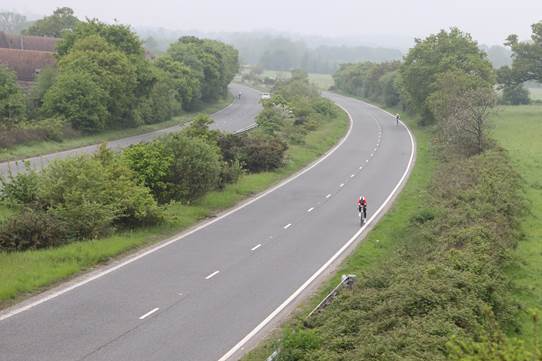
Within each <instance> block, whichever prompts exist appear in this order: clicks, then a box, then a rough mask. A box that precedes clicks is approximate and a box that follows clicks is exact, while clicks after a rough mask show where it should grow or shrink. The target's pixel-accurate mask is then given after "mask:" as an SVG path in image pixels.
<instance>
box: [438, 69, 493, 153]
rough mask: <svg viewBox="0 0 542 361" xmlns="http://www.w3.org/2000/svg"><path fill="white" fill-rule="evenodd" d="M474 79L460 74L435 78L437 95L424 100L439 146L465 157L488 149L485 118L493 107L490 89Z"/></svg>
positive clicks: (471, 76)
mask: <svg viewBox="0 0 542 361" xmlns="http://www.w3.org/2000/svg"><path fill="white" fill-rule="evenodd" d="M480 84H484V82H483V81H481V80H480V79H479V78H478V77H477V76H475V75H471V74H466V73H463V72H461V71H460V70H453V71H448V72H446V73H443V74H440V75H438V76H437V80H436V84H435V87H436V89H437V90H436V91H434V92H433V93H432V94H431V95H430V96H429V97H428V100H427V106H428V107H429V110H430V111H431V113H432V114H433V115H434V116H435V118H436V119H437V120H438V125H439V126H438V134H439V138H440V141H441V144H443V145H445V146H447V147H449V150H451V151H452V152H453V153H456V154H457V153H459V154H463V155H466V156H470V155H473V154H479V153H481V152H483V151H484V150H485V149H486V148H487V147H488V146H489V145H490V142H489V140H488V136H487V133H488V122H487V120H488V117H489V114H490V113H491V111H492V108H493V107H494V106H495V104H496V96H495V92H494V90H493V89H492V88H488V87H486V86H480Z"/></svg>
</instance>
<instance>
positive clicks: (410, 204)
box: [242, 109, 435, 361]
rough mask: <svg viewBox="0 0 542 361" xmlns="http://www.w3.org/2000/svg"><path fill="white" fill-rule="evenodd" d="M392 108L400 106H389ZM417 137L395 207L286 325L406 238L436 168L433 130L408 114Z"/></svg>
mask: <svg viewBox="0 0 542 361" xmlns="http://www.w3.org/2000/svg"><path fill="white" fill-rule="evenodd" d="M388 110H390V111H392V112H395V111H397V110H396V109H388ZM403 121H405V122H406V123H407V124H408V126H409V128H410V129H411V131H412V132H413V134H414V136H415V138H416V152H417V154H416V163H415V165H414V169H413V170H412V173H411V175H410V177H409V179H408V181H407V184H406V186H405V188H404V189H403V191H402V192H401V194H400V195H399V196H398V198H397V199H396V201H395V202H394V204H393V206H392V208H391V209H390V210H389V211H388V212H387V213H386V215H385V216H384V217H383V218H382V219H381V220H380V222H378V224H377V225H376V226H375V227H374V228H373V229H372V230H371V231H370V232H369V234H367V236H366V237H365V240H364V241H363V242H362V243H361V244H360V245H359V246H358V247H357V248H356V249H355V250H354V251H353V253H352V254H351V255H350V256H349V257H348V258H347V259H346V260H345V261H344V262H343V263H342V264H341V265H340V266H339V267H338V269H337V272H336V273H335V274H334V275H333V276H332V277H330V279H329V280H327V281H326V282H324V284H323V285H322V286H321V287H320V288H319V290H318V291H317V292H316V293H315V294H314V295H313V296H311V297H310V298H309V299H308V300H307V301H306V302H304V303H303V304H302V305H301V306H300V307H299V308H298V309H297V310H296V311H295V312H294V315H293V317H292V318H291V320H290V321H287V322H286V323H285V325H284V326H286V327H287V326H288V325H290V324H291V323H292V324H293V323H295V321H296V319H299V318H301V319H303V318H304V317H305V316H306V315H307V314H308V313H309V312H310V310H312V309H313V308H314V307H315V306H316V305H317V304H318V303H319V302H320V301H321V300H322V299H323V298H324V297H325V295H327V294H328V293H329V292H330V291H331V289H333V288H334V287H335V286H336V285H337V284H338V282H339V280H340V277H341V275H343V274H355V275H357V276H358V277H363V275H364V274H366V273H368V272H370V271H371V270H373V269H374V268H375V267H378V265H379V264H381V262H382V261H383V260H385V259H388V258H389V257H391V255H392V254H393V253H394V252H395V250H397V249H398V248H399V246H400V245H401V244H402V241H403V234H404V232H405V231H406V230H407V227H408V226H409V224H410V219H411V217H412V216H413V215H415V214H417V212H418V211H419V210H420V209H423V207H424V204H425V200H426V199H427V198H426V197H427V193H426V192H427V187H428V185H429V181H430V179H431V175H432V173H433V171H434V169H435V161H434V160H433V158H432V156H431V154H430V151H429V147H430V134H429V131H427V130H424V129H421V128H419V127H418V126H417V125H416V121H415V119H413V118H411V117H409V116H408V115H405V116H404V118H403ZM281 335H282V332H281V330H276V332H274V333H273V334H272V335H271V336H270V337H268V338H267V339H266V340H264V341H263V342H261V343H260V344H259V345H258V346H257V347H256V348H255V349H254V350H252V351H251V352H250V353H248V354H247V355H246V356H245V357H244V358H243V359H242V360H243V361H256V360H258V361H262V360H266V358H267V357H268V356H269V355H270V354H271V353H272V352H273V351H274V349H275V347H276V345H277V342H278V338H279V337H280V336H281Z"/></svg>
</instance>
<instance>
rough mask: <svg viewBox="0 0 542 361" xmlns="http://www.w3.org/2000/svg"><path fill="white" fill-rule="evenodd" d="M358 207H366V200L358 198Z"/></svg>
mask: <svg viewBox="0 0 542 361" xmlns="http://www.w3.org/2000/svg"><path fill="white" fill-rule="evenodd" d="M358 206H360V207H367V198H365V197H359V199H358Z"/></svg>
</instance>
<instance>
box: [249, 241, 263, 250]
mask: <svg viewBox="0 0 542 361" xmlns="http://www.w3.org/2000/svg"><path fill="white" fill-rule="evenodd" d="M261 246H262V244H261V243H258V244H257V245H255V246H254V247H252V248H251V249H250V250H251V251H255V250H257V249H258V248H260V247H261Z"/></svg>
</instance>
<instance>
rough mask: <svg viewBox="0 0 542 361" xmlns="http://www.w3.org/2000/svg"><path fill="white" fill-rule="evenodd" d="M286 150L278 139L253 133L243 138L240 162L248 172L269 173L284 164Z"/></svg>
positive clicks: (286, 146) (283, 143) (286, 147)
mask: <svg viewBox="0 0 542 361" xmlns="http://www.w3.org/2000/svg"><path fill="white" fill-rule="evenodd" d="M287 149H288V144H287V143H286V142H285V141H283V140H281V139H280V138H278V137H275V136H272V135H267V134H263V133H260V132H254V133H251V134H249V135H248V136H247V137H246V138H245V142H244V145H243V150H242V153H241V157H240V160H241V162H242V164H243V165H244V166H245V167H246V169H247V170H248V171H249V172H262V171H270V170H273V169H276V168H279V167H280V166H282V165H283V164H284V155H285V153H286V150H287Z"/></svg>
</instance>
